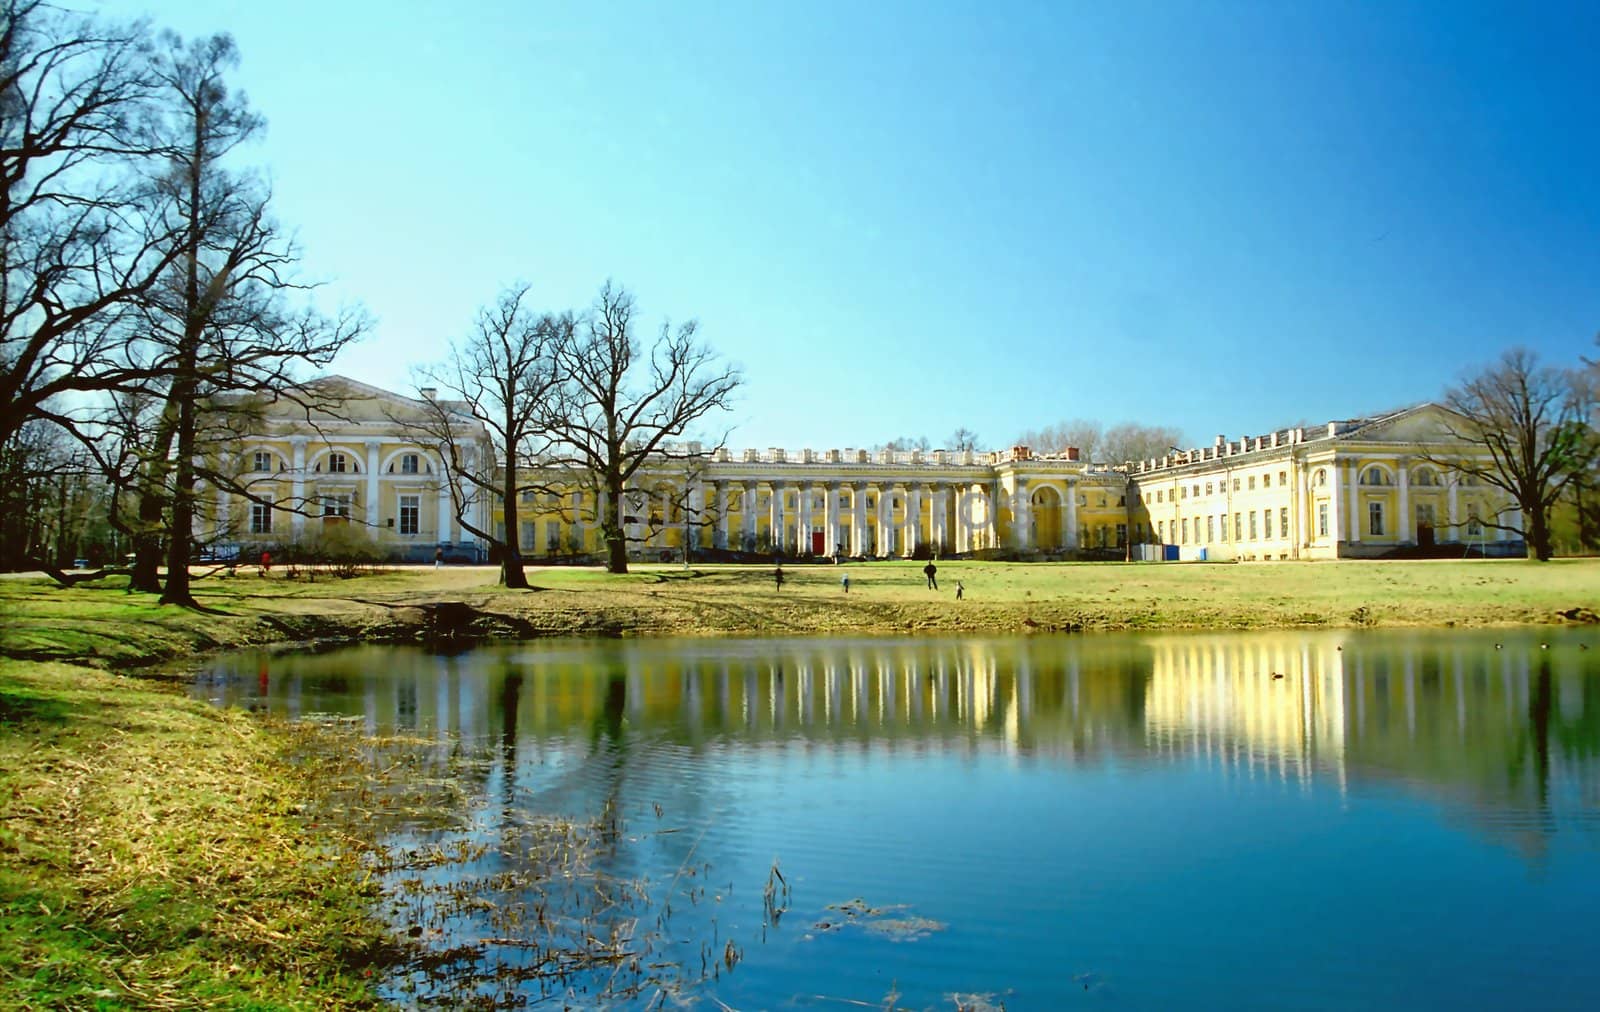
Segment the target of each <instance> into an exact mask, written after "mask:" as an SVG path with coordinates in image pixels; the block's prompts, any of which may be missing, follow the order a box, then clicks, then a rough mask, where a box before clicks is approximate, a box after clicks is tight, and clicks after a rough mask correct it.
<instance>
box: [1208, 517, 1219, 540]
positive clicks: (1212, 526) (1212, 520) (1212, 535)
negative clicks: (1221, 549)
mask: <svg viewBox="0 0 1600 1012" xmlns="http://www.w3.org/2000/svg"><path fill="white" fill-rule="evenodd" d="M1215 540H1217V518H1216V517H1206V541H1207V542H1211V541H1215Z"/></svg>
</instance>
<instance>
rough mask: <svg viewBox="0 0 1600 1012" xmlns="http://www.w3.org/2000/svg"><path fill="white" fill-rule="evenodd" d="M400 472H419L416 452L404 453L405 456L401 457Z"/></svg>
mask: <svg viewBox="0 0 1600 1012" xmlns="http://www.w3.org/2000/svg"><path fill="white" fill-rule="evenodd" d="M400 473H401V474H416V473H417V455H416V454H414V453H408V454H406V455H404V456H403V457H401V458H400Z"/></svg>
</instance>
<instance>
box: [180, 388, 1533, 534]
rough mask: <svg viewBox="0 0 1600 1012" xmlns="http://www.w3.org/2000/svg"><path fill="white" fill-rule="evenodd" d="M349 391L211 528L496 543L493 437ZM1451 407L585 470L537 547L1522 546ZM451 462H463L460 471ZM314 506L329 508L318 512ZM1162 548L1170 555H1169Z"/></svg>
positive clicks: (294, 416)
mask: <svg viewBox="0 0 1600 1012" xmlns="http://www.w3.org/2000/svg"><path fill="white" fill-rule="evenodd" d="M314 386H315V389H316V391H317V393H318V396H319V398H321V399H322V400H323V401H325V402H327V403H326V404H325V405H323V406H322V407H318V408H314V409H310V410H308V409H307V407H306V406H305V405H302V404H296V403H290V402H287V401H285V402H278V403H270V404H263V405H260V406H259V411H260V418H261V421H260V424H259V425H258V426H257V429H258V431H257V432H256V433H255V434H253V435H250V436H248V437H246V438H244V439H242V440H240V441H239V443H238V445H237V446H233V447H230V448H229V449H228V451H227V452H226V453H224V454H223V455H222V459H221V460H219V461H218V462H217V463H218V466H219V467H223V468H224V469H231V472H232V473H235V474H237V476H238V479H239V481H240V482H241V484H243V485H244V486H246V487H248V488H249V489H250V490H251V493H252V495H251V497H250V498H248V499H247V498H244V497H241V496H233V495H220V496H217V497H215V499H214V501H212V502H211V503H209V505H208V512H207V515H206V516H205V517H204V518H203V522H202V525H201V526H202V532H203V540H206V541H229V540H232V541H249V542H260V543H265V542H269V541H272V540H292V539H297V538H299V537H302V536H304V535H305V534H306V533H307V532H308V531H307V529H308V526H309V527H310V528H312V529H314V530H323V529H325V528H328V527H342V526H349V527H350V528H352V529H357V530H361V531H363V532H364V533H365V534H366V535H367V536H369V537H371V538H372V539H374V540H375V541H376V542H377V543H378V544H379V545H380V546H382V547H383V548H385V549H386V550H387V551H388V552H390V553H391V554H394V555H397V556H410V557H413V558H429V557H431V556H432V554H433V550H434V548H435V546H439V545H445V546H450V547H451V549H452V554H454V553H455V552H456V551H459V552H461V553H464V554H468V555H474V556H475V555H479V554H481V552H482V549H483V546H482V545H481V544H480V542H479V539H477V538H476V537H475V536H473V535H472V534H471V532H470V531H468V530H466V528H464V527H463V526H462V525H461V524H460V523H459V522H458V519H457V516H456V513H455V510H454V508H453V506H452V502H451V495H450V490H449V483H448V482H447V481H446V476H447V474H448V466H455V467H459V468H461V469H462V470H463V471H467V470H470V471H474V472H481V471H484V470H485V469H492V468H493V467H494V465H495V460H494V451H493V447H492V444H491V442H490V440H489V438H488V433H487V431H486V430H485V429H484V428H483V426H482V425H480V424H478V423H476V422H474V421H472V420H471V419H470V418H468V417H467V416H465V415H458V416H456V417H455V426H456V429H457V435H456V438H457V441H458V444H459V445H460V447H461V458H460V460H459V461H457V462H455V463H454V464H451V463H449V462H448V461H447V457H446V455H445V454H443V453H442V452H441V451H440V449H439V447H438V445H436V443H437V440H429V439H425V438H423V437H422V436H421V435H420V433H419V432H418V431H417V425H418V422H419V420H420V419H422V418H424V417H426V416H427V411H428V409H429V408H430V407H431V406H437V405H445V406H446V407H448V405H447V404H446V402H441V401H436V400H433V392H432V391H423V395H424V398H426V399H425V400H414V399H412V398H408V397H404V396H401V395H399V394H394V393H390V392H388V391H385V390H379V389H377V388H374V387H369V386H366V385H364V384H361V383H357V382H355V381H354V380H347V379H343V378H339V377H334V378H330V379H326V380H322V381H318V383H317V384H314ZM1452 418H1453V416H1450V415H1449V414H1448V413H1447V412H1445V410H1444V409H1442V408H1439V407H1437V406H1434V405H1423V406H1421V407H1417V408H1412V409H1409V410H1406V411H1400V412H1395V413H1393V414H1389V415H1385V416H1381V417H1376V418H1367V419H1358V420H1354V421H1339V422H1329V423H1327V424H1326V425H1324V426H1320V427H1316V428H1305V427H1295V428H1289V429H1281V430H1278V431H1275V432H1271V433H1267V434H1265V435H1259V436H1243V437H1241V438H1239V439H1236V440H1233V439H1228V438H1226V437H1223V436H1218V437H1217V438H1216V440H1215V442H1214V443H1213V444H1212V445H1209V446H1204V447H1196V448H1192V449H1189V450H1178V449H1176V448H1174V449H1173V450H1172V451H1171V452H1169V453H1167V454H1166V455H1165V456H1162V457H1159V458H1152V459H1149V460H1141V461H1130V462H1126V463H1122V464H1118V465H1116V466H1107V465H1104V464H1092V463H1090V462H1087V461H1084V460H1080V459H1079V456H1078V453H1077V451H1076V450H1069V451H1067V452H1065V453H1063V454H1059V455H1053V456H1041V455H1038V454H1034V453H1032V452H1031V451H1030V450H1029V448H1028V447H1025V446H1018V447H1012V448H1010V449H1005V450H999V451H990V452H977V451H972V450H962V451H954V450H951V451H947V450H929V451H921V450H911V451H894V450H879V451H868V450H862V449H854V448H847V449H842V450H841V449H829V450H810V449H804V450H799V451H788V450H784V449H781V448H776V447H773V448H768V449H766V450H756V449H747V450H740V451H732V450H727V449H717V450H714V451H709V452H705V453H700V452H699V447H698V446H697V445H696V444H687V445H685V446H682V447H678V448H677V453H678V454H679V455H680V456H681V455H684V454H689V455H691V456H690V459H687V460H685V459H677V460H672V461H669V460H665V459H663V460H661V461H658V462H656V463H655V464H654V465H653V466H647V467H646V468H644V469H642V470H641V471H640V473H639V474H638V475H637V476H636V478H635V479H634V481H633V484H632V486H631V487H630V488H629V489H628V490H627V491H626V492H625V493H624V495H623V496H622V498H623V500H624V501H623V502H619V503H608V502H607V501H606V499H605V496H604V495H603V494H596V492H595V490H594V488H593V483H592V482H591V481H587V480H583V479H582V477H581V476H576V475H571V474H565V473H557V474H537V472H530V473H529V475H528V476H527V477H528V479H529V480H530V481H531V480H533V479H534V478H537V479H538V481H539V482H540V483H543V484H544V485H546V490H545V491H540V492H527V493H524V495H523V497H522V501H521V502H520V504H519V529H518V533H519V535H520V543H521V545H522V550H523V552H524V554H526V555H528V556H530V557H539V556H544V555H551V556H557V555H581V554H585V553H597V552H599V551H602V550H603V544H602V541H601V534H600V528H599V524H600V518H601V517H602V516H610V515H613V511H615V514H614V515H615V517H616V518H617V521H618V522H619V523H620V524H621V525H622V526H623V527H624V528H625V529H626V530H627V533H628V538H629V542H630V545H631V546H633V547H634V548H635V549H636V550H637V552H638V553H639V554H640V555H642V556H644V557H649V558H655V557H659V556H661V555H663V554H665V555H667V556H668V557H672V556H674V555H675V554H677V553H681V551H682V550H683V549H684V548H686V547H687V548H690V549H700V548H704V549H716V550H726V549H734V550H740V549H742V550H746V551H754V550H768V549H771V550H777V551H779V552H781V553H782V554H785V555H789V556H810V555H818V556H832V555H834V554H836V553H837V554H840V555H845V556H866V557H888V556H910V555H913V554H914V553H916V552H917V551H918V550H919V549H924V550H933V551H935V552H938V553H940V554H946V555H948V554H950V553H966V552H972V551H976V550H980V549H985V548H1008V549H1012V550H1014V551H1019V552H1024V553H1034V552H1037V553H1041V554H1045V555H1056V554H1068V555H1070V554H1074V553H1079V552H1085V551H1089V550H1099V549H1105V550H1109V551H1113V552H1115V550H1117V549H1124V548H1125V547H1126V546H1128V545H1130V544H1132V545H1157V544H1161V545H1167V546H1170V547H1171V549H1172V551H1173V552H1174V553H1176V554H1179V555H1181V556H1182V557H1185V558H1190V557H1200V556H1201V555H1204V556H1205V557H1208V558H1212V559H1241V560H1247V561H1248V560H1266V559H1299V558H1336V557H1351V556H1357V557H1358V556H1367V555H1377V554H1382V553H1385V552H1389V551H1392V550H1394V549H1396V548H1400V547H1405V546H1419V547H1427V546H1432V545H1436V544H1445V543H1455V544H1462V545H1475V546H1478V547H1479V548H1480V549H1483V550H1484V551H1486V552H1489V553H1491V554H1494V553H1501V554H1506V553H1512V552H1516V551H1519V550H1520V546H1521V541H1520V538H1519V537H1518V536H1516V535H1515V534H1514V532H1506V531H1502V530H1500V529H1499V528H1496V527H1493V526H1491V525H1490V521H1494V520H1498V522H1501V523H1504V524H1507V525H1509V526H1510V527H1512V528H1515V527H1516V526H1517V525H1518V519H1517V517H1516V515H1515V513H1514V511H1511V510H1510V509H1509V507H1508V502H1507V500H1506V499H1505V497H1504V496H1503V495H1502V494H1500V493H1498V492H1497V491H1495V490H1493V489H1490V488H1486V487H1483V486H1480V485H1477V484H1474V483H1473V482H1472V480H1471V479H1470V478H1469V477H1467V476H1465V475H1462V474H1460V473H1459V472H1458V471H1457V470H1455V469H1454V468H1453V467H1452V466H1451V463H1452V462H1455V461H1462V460H1465V459H1470V458H1474V457H1476V456H1478V455H1479V454H1480V453H1481V450H1479V449H1477V448H1475V447H1473V446H1471V445H1469V444H1467V443H1465V442H1464V441H1462V440H1461V439H1459V438H1457V437H1455V436H1454V435H1452V434H1451V432H1450V427H1451V424H1452ZM447 465H448V466H447ZM307 513H309V514H310V516H307V515H306V514H307ZM465 515H466V516H467V517H468V519H469V520H470V521H471V523H472V524H473V525H474V526H477V527H478V528H479V529H480V530H488V529H492V528H493V527H496V526H498V527H499V528H500V529H501V530H503V518H502V515H501V511H500V510H499V508H498V506H497V505H496V504H494V503H491V502H488V501H485V500H482V499H477V500H473V501H471V502H470V503H468V504H467V506H466V512H465ZM1139 554H1140V555H1150V556H1155V555H1159V554H1166V553H1157V552H1154V551H1142V552H1140V553H1139Z"/></svg>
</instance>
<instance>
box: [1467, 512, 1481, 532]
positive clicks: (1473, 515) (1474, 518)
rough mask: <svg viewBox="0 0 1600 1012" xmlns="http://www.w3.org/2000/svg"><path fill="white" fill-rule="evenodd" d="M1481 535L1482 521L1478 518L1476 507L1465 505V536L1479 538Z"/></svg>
mask: <svg viewBox="0 0 1600 1012" xmlns="http://www.w3.org/2000/svg"><path fill="white" fill-rule="evenodd" d="M1482 536H1483V521H1482V520H1479V519H1478V507H1477V506H1476V505H1472V506H1468V507H1467V537H1469V538H1481V537H1482Z"/></svg>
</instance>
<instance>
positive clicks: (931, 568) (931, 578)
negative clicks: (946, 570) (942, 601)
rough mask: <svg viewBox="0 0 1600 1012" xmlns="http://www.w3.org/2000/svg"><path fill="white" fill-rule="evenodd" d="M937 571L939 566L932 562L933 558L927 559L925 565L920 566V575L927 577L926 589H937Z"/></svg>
mask: <svg viewBox="0 0 1600 1012" xmlns="http://www.w3.org/2000/svg"><path fill="white" fill-rule="evenodd" d="M938 572H939V567H938V566H935V565H934V564H933V560H932V559H929V560H928V564H927V565H926V566H923V567H922V575H924V576H926V577H927V578H928V589H929V590H938V589H939V578H938V575H937V574H938Z"/></svg>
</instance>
